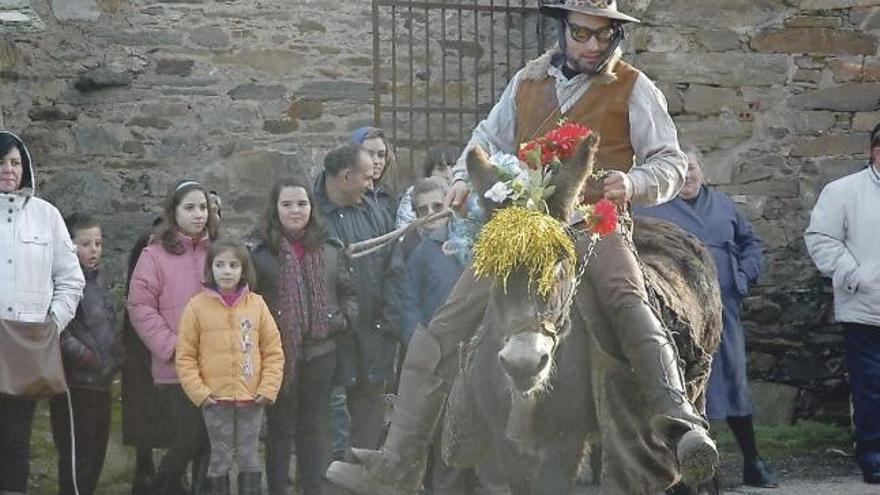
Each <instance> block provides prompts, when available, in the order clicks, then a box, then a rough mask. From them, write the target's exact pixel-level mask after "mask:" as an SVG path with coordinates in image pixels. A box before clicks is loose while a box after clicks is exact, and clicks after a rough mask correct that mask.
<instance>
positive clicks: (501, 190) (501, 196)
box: [483, 181, 513, 204]
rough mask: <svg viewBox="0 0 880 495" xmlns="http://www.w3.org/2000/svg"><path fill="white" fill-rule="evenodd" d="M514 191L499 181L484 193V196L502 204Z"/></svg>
mask: <svg viewBox="0 0 880 495" xmlns="http://www.w3.org/2000/svg"><path fill="white" fill-rule="evenodd" d="M512 193H513V189H511V188H510V186H508V185H507V184H505V183H504V182H501V181H498V182H496V183H495V184H493V185H492V187H490V188H489V190H488V191H486V193H485V194H483V197H485V198H486V199H489V200H491V201H493V202H495V203H498V204H501V203H503V202H504V201H505V200H507V198H508V197H510V195H511V194H512Z"/></svg>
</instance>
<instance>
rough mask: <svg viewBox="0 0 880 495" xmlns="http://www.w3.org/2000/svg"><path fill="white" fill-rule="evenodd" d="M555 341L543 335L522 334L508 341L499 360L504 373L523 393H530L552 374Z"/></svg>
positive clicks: (499, 354) (499, 353) (500, 353)
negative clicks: (552, 354)
mask: <svg viewBox="0 0 880 495" xmlns="http://www.w3.org/2000/svg"><path fill="white" fill-rule="evenodd" d="M552 352H553V339H551V338H550V337H549V336H547V335H544V334H541V333H537V332H535V333H520V334H516V335H514V336H513V337H511V338H510V339H508V340H507V343H506V344H504V347H503V348H501V351H500V352H498V360H499V362H500V363H501V367H502V368H503V369H504V372H505V373H507V375H508V376H509V377H510V378H511V380H513V383H514V385H515V386H516V388H517V389H518V390H519V391H521V392H528V391H530V390H532V389H533V388H535V387H537V386H538V385H539V384H540V383H541V382H542V381H543V380H545V379H546V378H547V376H548V375H549V372H550V360H551V353H552Z"/></svg>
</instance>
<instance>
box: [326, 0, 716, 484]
mask: <svg viewBox="0 0 880 495" xmlns="http://www.w3.org/2000/svg"><path fill="white" fill-rule="evenodd" d="M541 13H542V14H545V15H548V16H552V17H554V18H556V19H558V20H559V21H560V36H559V44H558V46H556V47H554V48H553V49H551V50H550V51H549V52H547V53H545V54H544V55H542V56H541V57H539V58H537V59H535V60H532V61H531V62H529V63H528V64H527V65H526V66H525V67H524V68H523V69H522V70H520V71H519V72H518V73H517V74H516V75H515V76H514V78H513V79H512V80H511V82H510V84H509V85H508V86H507V89H506V90H505V91H504V93H503V94H502V95H501V99H500V100H499V101H498V103H497V104H496V105H495V107H494V108H493V109H492V111H491V112H490V113H489V116H488V117H487V118H486V119H485V120H484V121H483V122H481V123H480V124H479V125H478V126H477V127H476V129H475V130H474V132H473V136H472V137H471V140H470V143H469V145H468V149H470V148H473V147H475V146H480V147H482V148H483V149H485V150H487V151H488V153H489V154H492V153H494V152H496V151H501V152H504V153H510V154H515V153H516V150H517V148H518V145H519V144H520V143H524V142H527V141H529V140H531V139H534V138H535V137H536V136H540V135H543V134H544V133H545V132H547V131H548V130H550V129H552V128H553V127H555V126H556V125H557V123H558V121H559V120H560V119H562V118H564V119H567V120H569V121H572V122H577V123H580V124H583V125H585V126H587V127H589V128H590V129H592V130H593V131H594V132H596V133H597V134H598V135H599V136H600V138H601V141H600V145H599V149H598V152H597V155H596V166H597V167H598V168H602V169H605V170H607V171H608V172H607V173H606V174H605V176H604V179H603V180H602V182H601V183H597V184H594V187H592V188H591V187H589V185H588V187H587V188H586V189H587V191H586V194H585V197H584V199H585V201H587V202H595V201H597V200H598V199H601V198H602V197H603V196H604V197H605V198H607V199H609V200H611V201H614V202H615V203H617V204H618V205H619V206H620V207H621V208H620V209H621V210H624V211H626V210H627V209H628V207H627V205H628V203H629V202H630V201H633V202H636V203H638V204H643V205H655V204H660V203H663V202H666V201H669V200H670V199H672V198H674V197H675V196H676V194H678V191H679V189H681V186H682V185H683V183H684V178H685V175H686V171H687V159H686V156H685V155H684V153H682V151H681V150H680V148H679V145H678V139H677V136H676V130H675V126H674V124H673V122H672V119H671V118H670V116H669V114H668V112H667V110H666V102H665V99H664V97H663V95H662V93H661V92H660V91H659V90H658V89H657V88H656V86H655V85H654V84H653V83H652V82H651V81H650V80H649V79H648V78H647V77H646V76H645V75H644V74H642V73H641V72H639V71H638V70H636V69H634V68H633V67H632V66H630V65H628V64H627V63H625V62H623V61H621V60H620V56H621V53H622V52H621V49H620V48H619V45H620V42H621V40H622V39H623V36H624V32H623V25H624V24H626V23H632V22H639V21H638V19H636V18H634V17H631V16H628V15H626V14H623V13H621V12H619V11H618V10H617V5H616V2H615V0H564V1H563V2H562V3H561V4H555V5H544V6H542V7H541ZM467 153H468V151H465V153H464V154H463V155H462V158H461V159H459V162H458V164H457V166H456V170H455V171H454V174H455V177H456V182H455V183H454V184H453V186H452V189H451V190H450V194H449V197H448V200H449V201H450V203H451V204H452V205H453V206H459V205H461V204H462V203H463V201H464V199H465V198H466V196H467V191H468V188H467V184H466V182H465V177H464V175H465V174H466V171H465V168H464V162H465V156H466V155H467ZM621 224H622V226H621V227H619V228H618V230H617V231H616V232H614V233H612V234H610V235H607V236H605V237H603V238H602V239H601V240H599V241H598V243H597V244H596V246H595V248H594V251H593V256H595V259H593V260H592V261H591V262H590V263H589V265H588V267H587V270H586V272H585V274H584V279H585V281H586V282H587V283H588V284H590V286H591V288H592V289H593V291H594V292H595V294H597V295H598V297H599V299H600V303H601V307H602V311H603V312H605V313H606V316H607V319H608V321H610V322H611V323H612V325H613V327H614V331H615V333H614V334H615V337H616V338H617V339H618V340H619V344H620V348H621V349H622V350H623V352H624V357H625V358H626V360H627V362H628V364H629V366H630V367H631V368H632V369H633V371H634V372H635V375H636V376H637V380H638V383H639V389H640V390H639V392H640V393H641V394H643V396H644V397H645V399H646V402H647V403H648V404H649V407H650V408H651V411H650V416H651V421H650V424H651V429H652V432H653V433H654V434H655V435H656V436H657V437H658V438H661V439H662V440H664V441H665V443H666V444H667V445H668V446H669V448H670V449H671V450H672V452H674V454H675V456H676V458H677V461H678V467H679V473H680V475H681V478H682V481H683V482H684V483H686V484H691V485H695V484H700V483H703V482H705V481H707V480H708V479H709V478H711V476H712V475H713V474H714V469H715V466H716V464H717V462H718V451H717V449H716V447H715V444H714V442H713V441H712V439H711V438H710V437H709V436H708V434H707V426H708V425H707V423H706V421H705V419H704V418H703V416H702V414H701V411H698V410H697V409H696V408H695V407H694V405H693V404H692V403H691V402H690V401H689V400H688V398H687V397H686V395H685V387H684V380H683V378H682V373H681V370H680V367H679V360H678V359H679V358H678V355H677V352H676V349H675V346H674V343H673V341H672V336H671V335H670V333H669V332H668V331H667V330H666V329H665V328H664V326H663V324H662V323H661V322H660V320H659V319H658V317H657V315H655V313H654V312H653V311H652V309H651V307H650V306H649V305H648V303H647V292H646V288H645V281H644V278H643V274H642V272H641V269H640V266H639V262H638V260H637V257H636V253H635V252H634V250H633V247H632V241H631V232H630V230H629V228H627V227H626V226H628V225H631V224H630V222H628V221H624V222H621ZM582 254H583V253H582ZM491 286H492V280H491V279H490V278H482V279H477V278H476V277H475V276H474V273H473V271H472V269H471V268H468V269H467V270H465V272H464V273H463V274H462V276H461V278H460V279H459V281H458V283H457V284H456V286H455V288H454V289H453V291H452V294H451V295H450V296H449V299H448V300H447V302H446V303H445V305H444V306H442V307H441V308H440V309H439V310H438V311H437V313H436V314H435V316H434V319H433V320H432V321H431V322H430V324H429V325H428V328H423V327H418V328H417V329H416V331H415V334H414V335H413V337H412V340H411V341H410V344H409V351H408V353H407V356H406V359H405V361H404V363H403V374H402V376H401V380H400V387H399V400H398V401H397V403H396V406H395V408H394V412H393V414H392V417H391V425H390V429H389V432H388V437H387V438H386V440H385V444H384V447H383V449H382V450H381V451H369V450H359V449H354V450H353V451H352V455H353V457H354V462H353V463H345V462H334V463H333V464H332V465H331V466H330V469H329V470H328V472H327V477H328V479H329V480H330V481H332V482H334V483H336V484H338V485H341V486H344V487H345V488H347V489H349V490H351V491H352V492H354V493H358V494H363V495H377V494H382V495H385V494H388V495H392V494H393V495H398V494H399V495H403V494H407V495H409V494H416V493H418V491H419V488H420V485H421V480H422V477H423V475H424V471H425V459H426V457H427V450H428V447H429V445H430V444H431V441H432V439H433V434H434V432H435V428H436V426H437V424H438V420H439V418H440V415H441V412H442V410H443V405H444V403H445V401H446V398H447V396H448V394H449V390H450V387H451V384H452V382H453V379H454V377H455V375H456V372H457V371H458V364H459V361H458V349H459V344H460V343H461V342H463V341H465V340H467V339H469V338H470V337H472V336H473V335H474V332H475V331H476V329H477V328H478V326H479V325H480V323H481V321H482V319H483V315H484V312H485V309H486V306H487V303H488V299H489V294H490V289H491Z"/></svg>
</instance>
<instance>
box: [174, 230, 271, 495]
mask: <svg viewBox="0 0 880 495" xmlns="http://www.w3.org/2000/svg"><path fill="white" fill-rule="evenodd" d="M253 281H254V270H253V266H252V264H251V259H250V256H249V255H248V252H247V249H245V247H244V246H243V245H241V244H240V243H236V242H231V241H217V242H215V243H214V244H213V245H212V246H211V249H210V251H209V252H208V257H207V260H206V262H205V285H206V286H207V287H206V289H205V290H204V291H202V292H201V293H199V294H197V295H196V296H195V297H193V298H192V300H190V302H189V304H188V305H187V306H186V309H185V310H184V313H183V316H182V318H181V321H180V327H179V330H178V341H177V349H176V366H177V373H178V375H179V376H180V383H181V385H182V386H183V389H184V391H185V392H186V394H187V395H188V396H189V398H190V399H191V400H192V401H193V402H194V403H195V404H196V405H197V406H200V407H201V408H202V414H203V416H204V418H205V426H206V428H207V430H208V437H209V438H210V439H211V461H210V464H209V466H208V483H209V486H210V488H211V491H210V493H212V494H218V495H219V494H223V495H225V494H228V493H229V478H228V473H229V470H230V468H231V467H232V459H233V455H234V453H235V451H236V450H237V451H238V470H239V477H238V486H239V493H259V487H260V481H261V477H262V474H261V472H260V461H259V454H258V450H257V448H258V443H259V432H260V424H261V423H262V420H263V406H265V405H266V404H271V403H272V402H274V401H275V397H276V396H277V395H278V389H279V387H280V385H281V375H282V370H283V368H284V352H283V351H282V348H281V336H280V334H279V333H278V327H277V326H276V325H275V320H274V319H273V318H272V314H271V313H270V312H269V308H268V307H267V306H266V303H265V302H264V301H263V298H262V297H260V296H259V295H258V294H255V293H253V292H250V291H249V290H248V286H249V285H253Z"/></svg>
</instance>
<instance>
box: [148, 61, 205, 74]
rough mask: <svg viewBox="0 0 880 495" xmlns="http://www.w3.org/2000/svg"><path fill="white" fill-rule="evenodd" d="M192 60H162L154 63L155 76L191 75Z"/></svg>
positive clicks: (193, 63) (193, 62)
mask: <svg viewBox="0 0 880 495" xmlns="http://www.w3.org/2000/svg"><path fill="white" fill-rule="evenodd" d="M195 63H196V62H195V61H194V60H179V59H169V58H162V59H159V60H157V61H156V74H158V75H161V76H188V75H190V74H192V69H193V66H194V65H195Z"/></svg>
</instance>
